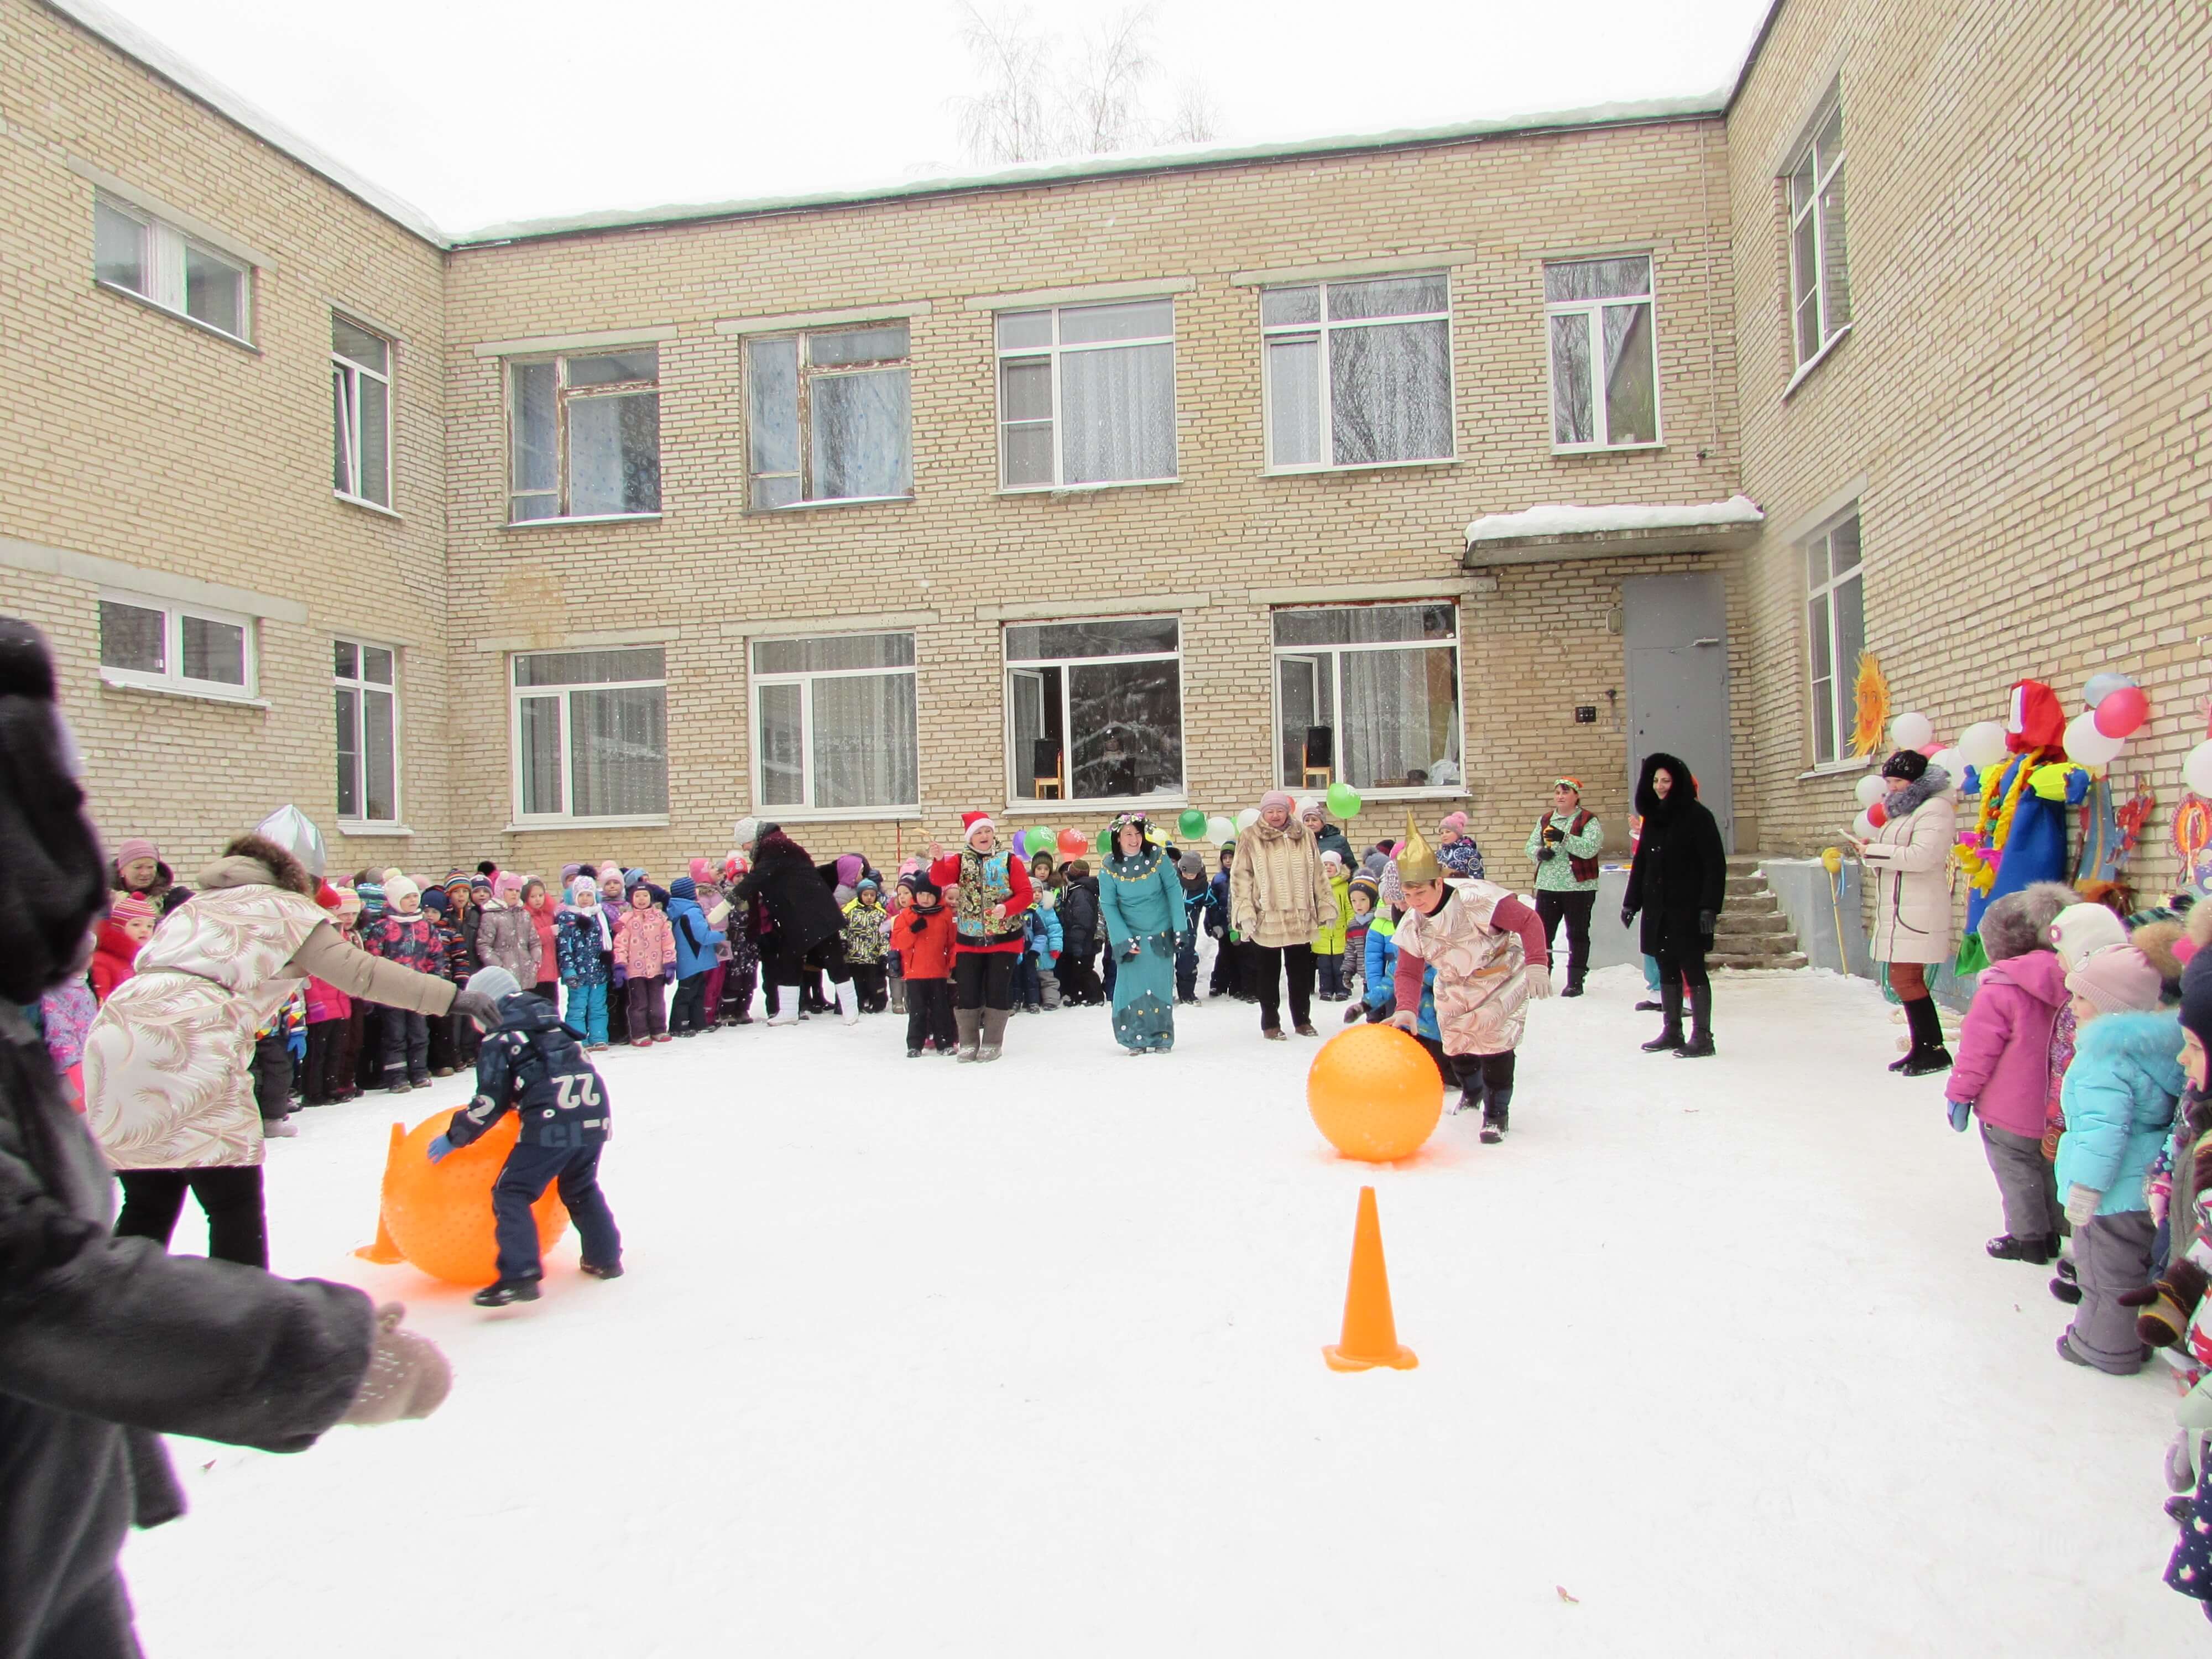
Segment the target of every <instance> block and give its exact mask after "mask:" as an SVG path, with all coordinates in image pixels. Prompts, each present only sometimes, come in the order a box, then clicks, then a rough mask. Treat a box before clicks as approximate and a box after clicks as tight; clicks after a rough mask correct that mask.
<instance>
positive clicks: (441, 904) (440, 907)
mask: <svg viewBox="0 0 2212 1659" xmlns="http://www.w3.org/2000/svg"><path fill="white" fill-rule="evenodd" d="M422 908H424V909H425V910H428V911H429V912H430V914H431V915H438V916H442V915H445V914H446V912H447V911H448V910H450V909H452V908H453V897H452V896H451V895H450V894H448V893H447V891H446V890H445V889H444V888H442V887H433V888H432V889H431V890H429V891H428V892H427V893H425V894H423V895H422Z"/></svg>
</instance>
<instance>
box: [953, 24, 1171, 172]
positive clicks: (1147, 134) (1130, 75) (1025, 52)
mask: <svg viewBox="0 0 2212 1659" xmlns="http://www.w3.org/2000/svg"><path fill="white" fill-rule="evenodd" d="M958 16H959V19H960V40H961V43H962V45H963V46H965V47H966V48H967V51H968V58H969V63H970V64H972V65H973V66H974V70H975V85H976V90H975V91H974V92H973V93H970V94H964V95H962V96H959V97H956V98H955V99H953V100H952V106H953V109H954V112H955V114H956V116H957V121H958V125H959V129H960V143H961V147H962V149H963V150H964V151H965V152H966V153H967V157H968V159H969V161H971V162H977V161H980V162H984V163H988V164H994V165H1000V166H1004V165H1007V164H1011V163H1018V162H1023V161H1043V160H1046V159H1047V158H1048V157H1051V156H1054V155H1103V154H1106V153H1107V152H1109V151H1112V150H1119V149H1133V148H1135V147H1137V146H1139V145H1144V144H1156V143H1204V142H1206V141H1207V140H1209V139H1211V138H1212V137H1213V136H1214V128H1215V119H1214V112H1213V107H1212V102H1211V100H1209V99H1208V98H1207V97H1206V88H1204V86H1203V85H1201V84H1200V82H1199V81H1198V80H1197V79H1196V78H1195V77H1186V78H1185V79H1184V80H1183V81H1182V82H1181V83H1180V85H1179V87H1178V88H1177V89H1176V96H1175V103H1174V106H1173V108H1172V109H1171V110H1170V112H1169V114H1168V116H1167V118H1165V119H1164V120H1163V119H1160V118H1158V117H1157V116H1155V115H1154V114H1153V113H1152V111H1151V109H1150V108H1149V107H1148V106H1147V101H1146V94H1147V93H1148V92H1149V91H1150V89H1151V88H1152V83H1153V82H1155V81H1156V80H1157V79H1158V76H1159V73H1160V69H1159V64H1158V61H1157V60H1156V59H1155V58H1153V56H1152V46H1151V34H1152V22H1153V11H1152V5H1151V4H1150V3H1145V4H1141V5H1136V6H1131V7H1127V8H1125V9H1122V10H1121V11H1119V12H1116V13H1115V14H1114V15H1113V16H1111V17H1110V18H1109V19H1107V20H1106V21H1103V23H1101V24H1100V25H1099V26H1098V27H1097V28H1096V29H1094V30H1093V31H1091V33H1088V34H1087V35H1086V36H1085V38H1084V39H1083V40H1081V41H1080V42H1079V43H1077V44H1075V45H1074V46H1071V45H1070V44H1069V43H1068V42H1066V40H1062V39H1061V38H1060V37H1058V36H1055V35H1053V34H1050V33H1046V32H1045V31H1043V30H1042V28H1041V27H1039V25H1038V24H1037V21H1036V16H1035V15H1034V14H1033V13H1032V12H1031V11H1030V9H1029V8H1028V7H1027V5H1025V4H1023V3H1020V0H1009V3H1005V4H1003V5H1002V6H1001V8H1000V9H998V10H994V11H991V12H985V11H983V10H981V9H979V6H978V3H977V0H960V3H959V7H958Z"/></svg>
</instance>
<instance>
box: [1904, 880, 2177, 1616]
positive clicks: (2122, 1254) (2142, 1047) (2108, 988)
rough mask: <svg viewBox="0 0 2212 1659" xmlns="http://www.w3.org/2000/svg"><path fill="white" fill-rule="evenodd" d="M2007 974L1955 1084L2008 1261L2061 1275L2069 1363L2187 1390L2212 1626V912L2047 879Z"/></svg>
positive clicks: (1984, 982) (2024, 914)
mask: <svg viewBox="0 0 2212 1659" xmlns="http://www.w3.org/2000/svg"><path fill="white" fill-rule="evenodd" d="M1978 933H1979V935H1980V938H1981V942H1982V945H1983V948H1984V950H1985V951H1987V952H1988V955H1989V960H1990V965H1989V966H1988V967H1987V968H1986V969H1984V970H1983V972H1982V974H1981V975H1980V980H1979V983H1978V987H1977V988H1976V991H1975V994H1974V1000H1973V1001H1972V1005H1971V1006H1969V1007H1968V1009H1967V1012H1966V1018H1965V1019H1964V1021H1963V1023H1962V1024H1961V1025H1960V1032H1959V1045H1958V1053H1957V1054H1956V1055H1955V1057H1954V1062H1953V1064H1952V1066H1951V1069H1950V1072H1949V1074H1948V1078H1947V1079H1946V1082H1945V1090H1944V1093H1945V1097H1946V1100H1947V1102H1948V1107H1949V1112H1950V1120H1951V1127H1953V1128H1954V1129H1957V1130H1959V1131H1960V1132H1961V1133H1963V1132H1964V1131H1965V1130H1966V1127H1967V1126H1968V1124H1969V1123H1970V1122H1972V1121H1975V1120H1978V1121H1979V1126H1980V1130H1981V1139H1982V1147H1983V1152H1984V1156H1985V1157H1986V1158H1987V1159H1988V1161H1989V1165H1990V1172H1991V1174H1992V1175H1993V1176H1995V1178H1996V1187H1997V1196H1998V1203H1999V1206H2000V1207H2001V1209H2002V1214H2003V1218H2004V1231H2003V1232H2002V1233H2001V1234H1999V1235H1998V1236H1997V1237H1995V1238H1992V1239H1990V1242H1989V1243H1988V1246H1987V1249H1988V1252H1989V1254H1990V1255H1991V1256H1993V1257H1996V1259H1998V1260H2000V1261H2023V1262H2027V1263H2029V1264H2031V1265H2034V1266H2038V1267H2040V1266H2043V1265H2045V1264H2049V1263H2054V1262H2055V1264H2056V1273H2055V1276H2054V1277H2053V1278H2052V1279H2051V1286H2050V1288H2051V1294H2052V1295H2053V1296H2054V1297H2057V1299H2058V1300H2059V1301H2061V1302H2063V1303H2066V1304H2069V1305H2071V1306H2073V1308H2074V1310H2075V1312H2074V1317H2073V1322H2072V1323H2071V1324H2069V1326H2068V1328H2067V1329H2066V1330H2065V1332H2064V1333H2063V1334H2061V1335H2060V1337H2059V1338H2058V1341H2057V1351H2058V1356H2059V1358H2062V1359H2063V1360H2065V1361H2067V1362H2068V1363H2069V1364H2075V1365H2079V1366H2082V1367H2084V1368H2086V1369H2089V1370H2098V1371H2103V1372H2106V1373H2108V1374H2110V1375H2112V1376H2133V1375H2135V1374H2136V1372H2138V1371H2140V1370H2142V1369H2143V1367H2144V1366H2145V1365H2147V1364H2152V1363H2154V1358H2155V1357H2158V1356H2162V1357H2163V1358H2164V1359H2165V1361H2166V1364H2168V1365H2169V1366H2170V1367H2171V1368H2172V1373H2173V1377H2174V1381H2175V1383H2176V1386H2177V1388H2178V1389H2179V1391H2180V1393H2181V1395H2182V1399H2181V1404H2180V1406H2179V1409H2178V1411H2177V1413H2176V1416H2177V1420H2178V1422H2179V1433H2178V1434H2177V1435H2176V1437H2175V1439H2174V1441H2173V1443H2172V1445H2171V1446H2170V1447H2169V1449H2168V1450H2167V1455H2166V1474H2167V1479H2168V1481H2169V1484H2170V1486H2172V1491H2173V1493H2174V1496H2173V1497H2172V1498H2171V1499H2170V1500H2169V1502H2168V1504H2167V1512H2168V1513H2169V1514H2170V1515H2172V1516H2173V1517H2174V1518H2175V1520H2176V1521H2177V1522H2179V1526H2180V1541H2179V1543H2178V1544H2177V1545H2176V1547H2175V1548H2174V1552H2173V1556H2172V1561H2171V1563H2170V1564H2169V1565H2168V1567H2167V1570H2166V1582H2167V1583H2169V1584H2171V1585H2172V1587H2173V1588H2174V1589H2177V1590H2179V1591H2180V1592H2181V1593H2182V1594H2183V1595H2189V1596H2191V1597H2193V1598H2195V1599H2196V1600H2197V1601H2200V1602H2203V1603H2204V1604H2205V1607H2206V1613H2207V1616H2208V1617H2212V1458H2208V1457H2207V1455H2206V1435H2207V1434H2208V1433H2212V1305H2208V1304H2207V1302H2206V1293H2207V1290H2208V1286H2209V1285H2212V1237H2208V1230H2212V1095H2208V1091H2207V1079H2206V1067H2205V1055H2206V1045H2207V1043H2208V1042H2212V951H2206V950H2204V949H2203V946H2204V945H2207V944H2212V905H2206V906H2198V907H2197V908H2195V909H2194V910H2193V911H2187V912H2186V913H2184V911H2183V910H2182V909H2177V908H2167V907H2160V908H2154V909H2150V910H2144V911H2136V912H2133V913H2130V914H2126V915H2123V914H2121V910H2120V908H2119V907H2118V904H2117V903H2098V902H2082V899H2081V894H2080V893H2078V892H2076V891H2075V890H2074V889H2073V888H2070V887H2068V886H2065V885H2063V884H2059V883H2056V882H2045V883H2039V884H2036V885H2034V886H2032V887H2028V888H2026V889H2024V890H2021V891H2019V892H2016V893H2013V894H2009V895H2008V896H2005V897H2002V898H2000V899H1998V900H1996V902H1993V903H1992V904H1990V907H1989V908H1988V909H1987V911H1986V912H1985V913H1984V915H1983V917H1982V920H1981V924H1980V927H1979V929H1978Z"/></svg>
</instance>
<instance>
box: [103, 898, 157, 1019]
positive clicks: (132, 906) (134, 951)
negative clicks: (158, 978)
mask: <svg viewBox="0 0 2212 1659" xmlns="http://www.w3.org/2000/svg"><path fill="white" fill-rule="evenodd" d="M156 920H157V918H156V917H155V914H154V907H153V905H152V903H151V902H149V901H148V899H147V898H146V896H145V895H144V894H143V893H125V895H124V896H122V897H121V898H119V899H118V900H116V901H115V902H114V904H113V905H112V907H111V908H109V910H108V912H107V915H106V917H104V918H103V919H102V920H101V921H100V927H98V929H96V930H95V932H94V947H93V952H92V994H93V995H94V996H95V997H96V998H98V999H99V1000H100V1001H102V1002H105V1001H106V1000H107V998H108V994H109V993H110V992H112V991H113V990H114V989H115V987H117V986H118V985H120V984H122V983H123V981H125V980H126V979H129V978H130V977H131V975H132V974H134V973H135V972H137V961H138V947H139V946H140V945H143V944H144V943H145V942H146V941H147V940H148V939H151V938H153V936H154V923H155V921H156Z"/></svg>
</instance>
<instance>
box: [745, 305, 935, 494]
mask: <svg viewBox="0 0 2212 1659" xmlns="http://www.w3.org/2000/svg"><path fill="white" fill-rule="evenodd" d="M907 326H908V325H906V324H904V323H883V324H878V325H876V326H874V327H871V328H854V329H844V330H841V331H838V332H836V333H833V334H802V335H796V336H787V337H782V338H780V339H759V340H754V341H752V342H751V343H750V344H749V345H748V346H747V348H746V351H745V359H746V362H745V369H746V382H747V393H748V395H747V398H746V404H745V406H746V416H747V443H746V456H747V465H748V468H749V470H750V473H751V476H752V493H751V497H750V500H751V504H752V505H753V506H754V507H795V506H798V505H799V504H800V503H801V502H805V501H892V500H903V499H904V498H906V497H907V496H909V495H913V494H914V441H913V422H912V418H911V414H910V410H909V406H908V397H909V394H908V370H907Z"/></svg>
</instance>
